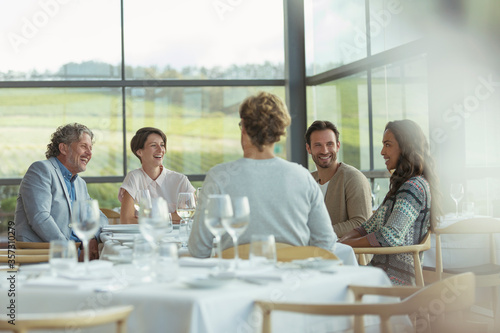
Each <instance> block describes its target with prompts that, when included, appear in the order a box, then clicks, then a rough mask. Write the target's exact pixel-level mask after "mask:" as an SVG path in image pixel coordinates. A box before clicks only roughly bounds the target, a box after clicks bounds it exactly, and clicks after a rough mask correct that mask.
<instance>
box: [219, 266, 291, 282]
mask: <svg viewBox="0 0 500 333" xmlns="http://www.w3.org/2000/svg"><path fill="white" fill-rule="evenodd" d="M285 274H286V272H285V271H281V270H278V269H275V268H274V267H263V268H251V267H248V268H240V269H239V270H237V271H226V272H220V273H217V274H216V275H215V276H216V277H218V278H226V279H229V278H240V279H259V280H267V281H283V277H284V275H285Z"/></svg>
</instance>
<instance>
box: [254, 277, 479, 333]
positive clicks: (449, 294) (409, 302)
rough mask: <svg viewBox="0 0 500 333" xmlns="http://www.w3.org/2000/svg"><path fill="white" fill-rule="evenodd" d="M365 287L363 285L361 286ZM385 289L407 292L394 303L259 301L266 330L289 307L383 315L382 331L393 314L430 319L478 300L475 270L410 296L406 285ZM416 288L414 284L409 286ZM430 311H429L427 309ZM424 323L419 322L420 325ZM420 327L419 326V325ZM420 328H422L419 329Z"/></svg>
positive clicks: (300, 310)
mask: <svg viewBox="0 0 500 333" xmlns="http://www.w3.org/2000/svg"><path fill="white" fill-rule="evenodd" d="M360 288H362V287H360ZM390 288H391V292H388V290H387V288H385V289H384V293H383V295H388V294H391V295H397V294H398V291H401V294H402V295H404V296H406V297H405V298H404V299H403V300H402V301H399V302H392V303H377V304H369V303H354V304H353V303H339V304H310V303H307V304H298V303H279V302H272V301H256V302H255V304H256V305H257V306H259V307H260V308H261V309H262V311H263V321H262V325H263V329H262V332H263V333H270V332H271V312H272V311H288V312H296V313H307V314H318V315H343V316H348V315H354V316H362V315H377V316H379V317H380V331H381V332H391V331H392V330H391V325H390V322H389V320H390V318H391V317H392V316H399V315H416V314H419V315H425V314H428V315H429V316H430V320H431V322H432V321H435V320H436V319H437V320H439V319H441V320H442V319H443V318H444V317H445V316H444V315H445V314H447V313H451V312H456V311H461V310H465V309H468V308H470V307H471V306H472V305H473V304H474V300H475V277H474V274H472V273H464V274H460V275H455V276H452V277H449V278H447V279H444V280H442V281H438V282H436V283H434V284H432V285H429V286H426V287H423V288H420V289H418V290H417V291H416V292H415V293H413V294H411V295H409V296H407V294H408V292H407V290H406V289H407V288H405V287H390ZM367 289H368V290H369V292H367V294H376V291H375V290H376V289H377V288H374V287H369V288H367ZM410 290H412V291H414V288H412V289H410ZM425 312H427V313H425ZM419 324H421V323H418V322H417V325H419ZM417 328H418V327H417ZM355 331H356V332H364V326H363V325H359V326H358V327H356V328H355ZM417 331H419V330H417Z"/></svg>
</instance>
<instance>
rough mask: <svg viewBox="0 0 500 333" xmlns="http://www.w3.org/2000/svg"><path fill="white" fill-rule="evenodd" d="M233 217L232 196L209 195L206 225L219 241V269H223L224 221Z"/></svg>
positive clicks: (217, 241) (216, 240)
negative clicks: (222, 241)
mask: <svg viewBox="0 0 500 333" xmlns="http://www.w3.org/2000/svg"><path fill="white" fill-rule="evenodd" d="M232 217H233V206H232V204H231V198H230V197H229V195H227V194H211V195H209V196H208V200H207V205H206V208H205V221H204V222H205V225H206V226H207V228H208V230H210V232H211V233H212V234H213V235H214V237H215V242H216V243H217V256H218V257H219V260H218V262H219V264H218V267H219V270H222V250H221V244H220V238H221V236H222V235H223V234H224V233H225V232H226V230H225V229H224V223H225V222H224V221H225V220H230V219H231V218H232Z"/></svg>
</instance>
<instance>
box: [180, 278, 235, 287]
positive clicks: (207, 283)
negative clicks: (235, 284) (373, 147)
mask: <svg viewBox="0 0 500 333" xmlns="http://www.w3.org/2000/svg"><path fill="white" fill-rule="evenodd" d="M229 281H230V280H226V279H214V278H210V277H194V278H189V279H186V280H184V281H183V282H184V283H185V284H187V285H188V286H189V287H191V288H198V289H212V288H219V287H222V286H224V285H226V284H227V283H228V282H229Z"/></svg>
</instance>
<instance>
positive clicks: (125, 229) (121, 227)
mask: <svg viewBox="0 0 500 333" xmlns="http://www.w3.org/2000/svg"><path fill="white" fill-rule="evenodd" d="M102 232H113V233H120V234H138V233H140V230H139V225H138V224H110V225H106V226H104V227H102Z"/></svg>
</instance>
